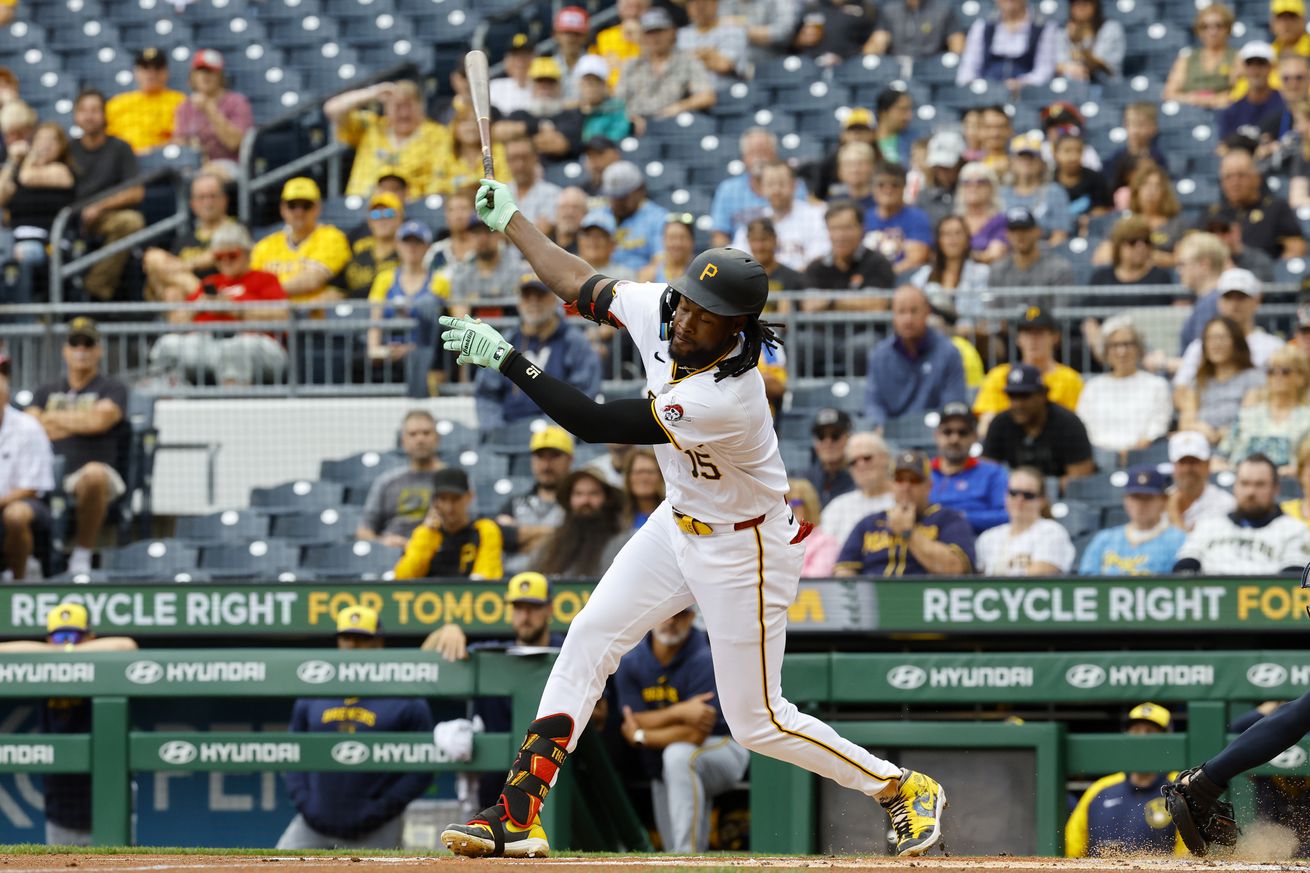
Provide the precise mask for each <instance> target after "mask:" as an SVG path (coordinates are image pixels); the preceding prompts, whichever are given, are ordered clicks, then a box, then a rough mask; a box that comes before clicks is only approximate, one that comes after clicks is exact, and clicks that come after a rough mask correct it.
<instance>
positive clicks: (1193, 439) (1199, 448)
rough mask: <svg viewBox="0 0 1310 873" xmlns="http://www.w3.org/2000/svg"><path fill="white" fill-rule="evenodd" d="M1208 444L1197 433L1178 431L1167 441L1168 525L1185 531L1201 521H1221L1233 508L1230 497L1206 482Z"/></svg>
mask: <svg viewBox="0 0 1310 873" xmlns="http://www.w3.org/2000/svg"><path fill="white" fill-rule="evenodd" d="M1210 451H1211V450H1210V440H1209V439H1207V438H1206V436H1205V434H1203V433H1200V432H1198V431H1189V430H1181V429H1180V430H1179V431H1178V432H1177V433H1175V434H1174V435H1173V436H1171V437H1169V463H1171V464H1173V479H1174V484H1173V487H1172V488H1170V489H1169V500H1168V503H1167V504H1166V508H1167V509H1168V512H1169V523H1170V524H1172V525H1173V526H1174V527H1176V528H1178V529H1179V530H1183V531H1189V530H1191V529H1192V528H1194V527H1195V526H1196V523H1197V522H1198V521H1201V520H1202V519H1204V518H1211V517H1222V516H1225V515H1227V514H1228V513H1230V512H1232V511H1233V510H1234V509H1236V508H1237V501H1236V500H1235V499H1234V498H1233V495H1231V494H1229V493H1228V492H1227V491H1225V490H1223V489H1222V488H1220V487H1219V486H1218V485H1215V484H1214V483H1212V482H1211V481H1210Z"/></svg>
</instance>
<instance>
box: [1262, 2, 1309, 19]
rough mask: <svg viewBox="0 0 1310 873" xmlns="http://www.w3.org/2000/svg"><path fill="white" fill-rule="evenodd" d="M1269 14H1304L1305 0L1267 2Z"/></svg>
mask: <svg viewBox="0 0 1310 873" xmlns="http://www.w3.org/2000/svg"><path fill="white" fill-rule="evenodd" d="M1269 14H1270V15H1285V14H1291V15H1305V0H1274V2H1272V3H1270V4H1269Z"/></svg>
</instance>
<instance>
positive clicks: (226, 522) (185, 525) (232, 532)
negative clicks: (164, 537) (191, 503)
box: [174, 509, 273, 546]
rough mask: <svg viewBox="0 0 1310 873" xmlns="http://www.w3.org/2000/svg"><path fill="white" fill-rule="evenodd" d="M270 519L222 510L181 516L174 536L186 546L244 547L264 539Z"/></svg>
mask: <svg viewBox="0 0 1310 873" xmlns="http://www.w3.org/2000/svg"><path fill="white" fill-rule="evenodd" d="M272 522H273V517H272V516H270V515H266V514H265V513H262V512H256V511H254V510H236V509H226V510H224V511H222V512H215V513H212V514H210V515H193V516H182V517H180V518H178V520H177V526H176V528H175V530H174V534H175V535H176V536H177V538H178V539H180V540H185V541H186V542H187V543H188V544H189V545H193V546H206V545H218V544H220V543H246V542H250V541H251V540H258V539H264V538H266V537H267V536H268V533H269V529H270V527H271V525H272Z"/></svg>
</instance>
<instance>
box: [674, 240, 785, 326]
mask: <svg viewBox="0 0 1310 873" xmlns="http://www.w3.org/2000/svg"><path fill="white" fill-rule="evenodd" d="M669 287H670V288H672V289H673V290H674V291H675V292H677V293H678V294H681V295H683V296H684V297H686V298H687V299H688V300H690V301H691V302H692V303H695V304H696V305H698V306H702V307H704V308H705V309H708V310H709V311H710V312H713V313H714V314H715V315H759V314H760V313H761V312H763V311H764V303H765V301H766V300H768V298H769V275H768V273H765V272H764V268H763V267H761V266H760V262H759V261H757V260H755V259H754V258H752V257H751V256H750V255H748V254H746V253H745V252H743V251H741V250H740V249H732V248H727V247H724V248H717V249H709V250H708V251H704V252H701V253H700V254H699V255H697V256H696V257H695V258H694V259H692V262H691V264H690V265H688V267H687V273H686V275H684V276H679V277H678V278H676V279H673V280H672V281H670V282H669ZM676 305H677V304H676V301H674V306H675V308H676Z"/></svg>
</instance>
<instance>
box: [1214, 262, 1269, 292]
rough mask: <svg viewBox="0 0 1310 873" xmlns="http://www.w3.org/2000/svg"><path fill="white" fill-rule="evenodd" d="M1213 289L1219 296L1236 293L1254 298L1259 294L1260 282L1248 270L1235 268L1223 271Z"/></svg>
mask: <svg viewBox="0 0 1310 873" xmlns="http://www.w3.org/2000/svg"><path fill="white" fill-rule="evenodd" d="M1215 289H1216V290H1218V292H1219V294H1220V295H1224V294H1227V293H1228V292H1229V291H1236V292H1238V293H1239V294H1245V295H1246V296H1247V297H1256V296H1258V295H1259V294H1260V280H1259V279H1257V278H1256V277H1255V273H1252V272H1251V271H1250V270H1242V269H1236V268H1235V269H1232V270H1224V271H1223V272H1222V273H1220V274H1219V282H1218V283H1217V284H1216V285H1215Z"/></svg>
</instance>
